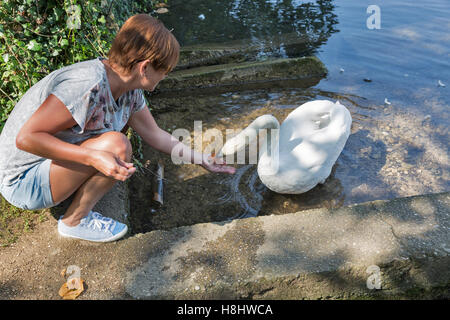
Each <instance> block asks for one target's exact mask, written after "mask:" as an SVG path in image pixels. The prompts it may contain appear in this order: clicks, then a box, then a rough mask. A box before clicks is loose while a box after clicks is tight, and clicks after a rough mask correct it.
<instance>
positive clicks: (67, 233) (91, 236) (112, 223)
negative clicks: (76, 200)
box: [58, 211, 128, 242]
mask: <svg viewBox="0 0 450 320" xmlns="http://www.w3.org/2000/svg"><path fill="white" fill-rule="evenodd" d="M61 218H62V217H61ZM61 218H59V220H58V233H59V234H60V235H61V236H63V237H69V238H76V239H82V240H88V241H95V242H109V241H114V240H117V239H120V238H122V237H123V236H124V235H125V234H126V233H127V231H128V227H127V225H126V224H123V223H120V222H118V221H116V220H113V219H111V218H108V217H104V216H102V215H101V214H100V213H98V212H95V211H91V212H89V214H88V215H87V216H86V217H84V218H83V219H81V221H80V223H79V224H78V225H76V226H75V227H69V226H67V225H66V224H65V223H64V222H62V220H61Z"/></svg>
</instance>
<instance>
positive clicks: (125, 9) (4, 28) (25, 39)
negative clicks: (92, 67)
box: [0, 0, 153, 132]
mask: <svg viewBox="0 0 450 320" xmlns="http://www.w3.org/2000/svg"><path fill="white" fill-rule="evenodd" d="M152 7H153V1H137V0H133V1H131V0H128V1H127V0H125V1H120V0H117V1H115V0H102V1H94V0H84V1H81V0H78V1H77V0H3V1H2V2H1V4H0V46H1V47H0V76H1V81H0V132H1V130H2V129H3V126H4V124H5V122H6V119H7V117H8V114H9V113H10V112H11V110H12V109H13V107H14V106H15V104H16V103H17V102H18V101H19V99H20V98H21V97H22V95H23V94H24V93H25V92H26V91H27V90H28V89H29V88H30V87H31V86H33V85H34V84H35V83H36V82H38V81H39V80H41V79H42V78H43V77H45V76H46V75H48V74H49V73H50V72H52V71H54V70H56V69H59V68H61V67H63V66H66V65H69V64H73V63H76V62H79V61H84V60H88V59H93V58H95V57H98V56H106V54H107V52H108V50H109V47H110V45H111V43H112V40H113V39H114V36H115V34H116V32H117V31H118V29H119V26H120V25H122V23H123V22H124V21H125V20H126V19H127V18H128V17H129V16H131V15H133V14H136V13H150V12H151V10H152Z"/></svg>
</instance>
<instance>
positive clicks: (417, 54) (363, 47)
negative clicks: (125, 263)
mask: <svg viewBox="0 0 450 320" xmlns="http://www.w3.org/2000/svg"><path fill="white" fill-rule="evenodd" d="M371 4H373V3H372V1H361V0H336V1H310V2H309V1H275V0H272V1H269V0H259V1H244V0H241V1H238V0H236V1H222V2H212V1H199V0H197V1H196V0H193V1H188V2H185V1H175V0H174V1H171V2H170V7H169V13H166V14H161V15H159V18H160V19H161V20H163V21H164V23H165V24H166V26H167V27H168V28H169V29H171V28H173V29H174V30H173V33H174V34H175V36H176V37H177V39H178V40H179V41H180V43H181V45H182V46H190V45H196V44H207V43H218V42H222V43H229V42H233V41H239V40H244V41H246V42H249V43H252V44H258V45H260V47H261V51H260V53H259V55H258V59H267V58H274V57H299V56H304V55H311V54H314V55H316V56H317V57H319V58H320V59H321V60H322V61H323V63H324V64H325V66H326V67H327V69H328V75H327V77H326V78H325V79H323V80H322V81H320V83H318V84H317V85H316V86H314V87H312V88H309V89H300V88H296V87H285V88H279V87H277V88H274V89H261V90H247V91H239V92H225V93H223V92H222V93H218V94H200V93H198V94H193V95H191V96H189V97H182V98H181V97H176V96H175V97H172V98H158V96H157V95H156V96H154V97H151V99H150V104H155V105H158V106H169V107H170V108H169V109H168V110H169V111H165V112H155V118H156V119H157V122H158V124H159V125H160V126H161V127H163V128H165V129H168V130H173V129H174V128H187V129H190V130H192V129H193V121H194V120H201V121H203V129H204V130H206V129H208V128H219V129H221V130H225V129H226V128H244V127H245V126H246V125H248V124H249V123H250V122H251V121H252V120H253V119H254V118H256V117H257V116H259V115H262V114H265V113H272V114H273V115H274V116H276V117H277V118H278V119H279V120H280V121H282V120H283V119H284V118H285V117H286V116H287V114H289V112H290V111H292V110H293V109H294V108H296V107H297V106H299V105H301V104H302V103H304V102H307V101H310V100H315V99H324V98H325V99H330V100H339V101H340V102H341V103H343V104H344V105H346V106H347V108H348V109H349V110H350V112H351V113H352V117H353V125H352V134H351V135H350V137H349V139H348V141H347V144H346V146H345V148H344V151H343V152H342V154H341V156H340V157H339V159H338V161H337V163H336V165H335V167H334V169H333V172H332V174H331V176H330V177H329V178H328V180H327V181H326V182H325V184H324V185H319V186H317V187H316V188H314V189H312V190H311V191H309V192H307V193H304V194H302V195H280V194H276V193H274V192H271V191H270V190H268V189H267V188H266V187H265V186H264V185H262V184H261V182H260V181H259V178H258V176H257V173H256V166H255V165H236V168H237V169H238V170H237V173H236V174H235V175H234V176H224V175H220V174H210V173H207V172H206V171H205V170H203V169H202V168H200V167H199V166H190V165H184V166H175V165H173V164H171V162H170V157H166V156H164V155H161V154H155V153H154V152H152V151H151V150H149V149H144V156H145V158H146V159H152V161H153V160H155V159H157V158H162V159H163V160H164V162H165V164H166V178H167V179H168V180H167V181H166V184H165V194H164V196H165V203H164V205H163V206H162V207H161V208H159V209H154V208H153V209H152V205H151V202H150V201H149V199H150V198H151V192H150V190H151V184H150V183H149V181H150V179H151V174H149V173H147V174H145V175H143V176H142V175H141V176H140V177H135V178H133V179H134V182H132V184H131V189H132V194H134V195H135V198H136V200H135V201H132V211H133V212H134V213H136V214H135V215H134V217H135V218H134V219H135V220H136V223H135V224H134V225H135V228H134V229H135V230H136V231H142V230H149V229H165V228H170V227H175V226H180V225H189V224H193V223H199V222H210V221H221V220H226V219H231V218H236V217H248V216H256V215H262V214H282V213H287V212H295V211H299V210H303V209H308V208H316V207H328V208H334V207H340V206H342V205H348V204H354V203H360V202H365V201H370V200H377V199H392V198H395V197H403V196H411V195H417V194H424V193H434V192H444V191H449V190H450V188H449V186H450V183H449V170H448V169H449V150H448V146H449V143H448V142H449V133H448V126H449V123H450V121H449V116H448V115H449V112H448V111H449V107H450V94H449V86H450V72H449V71H450V59H449V58H450V33H449V30H450V19H449V17H450V5H449V2H448V0H430V1H426V2H425V1H424V2H412V1H406V0H405V1H400V0H389V1H387V0H386V1H377V3H376V4H377V5H378V6H379V8H380V14H381V15H380V17H381V19H380V29H369V28H368V27H367V24H366V21H367V19H368V18H369V17H370V16H371V13H367V8H368V7H369V5H371ZM292 35H297V36H298V37H299V38H302V39H304V41H301V42H298V41H297V42H295V43H292V42H290V41H288V40H286V42H285V43H283V39H291V38H292ZM274 43H276V45H274ZM439 81H440V83H441V84H444V85H445V86H440V85H439ZM386 99H387V100H386ZM137 199H139V200H137ZM133 203H134V204H133Z"/></svg>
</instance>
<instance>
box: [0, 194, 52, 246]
mask: <svg viewBox="0 0 450 320" xmlns="http://www.w3.org/2000/svg"><path fill="white" fill-rule="evenodd" d="M45 220H47V210H34V211H33V210H23V209H20V208H17V207H14V206H13V205H11V204H9V203H8V202H7V201H6V200H5V199H4V198H3V197H1V196H0V247H7V246H10V245H11V244H13V243H15V242H16V241H17V240H18V239H19V237H20V236H21V235H23V234H25V233H28V232H31V231H32V230H33V228H34V227H35V226H36V225H37V224H39V223H41V222H43V221H45Z"/></svg>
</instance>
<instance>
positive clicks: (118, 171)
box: [0, 14, 234, 242]
mask: <svg viewBox="0 0 450 320" xmlns="http://www.w3.org/2000/svg"><path fill="white" fill-rule="evenodd" d="M178 57H179V44H178V42H177V40H176V39H175V37H174V36H173V34H172V33H171V32H170V31H169V30H167V29H166V28H165V26H164V25H163V24H162V23H161V22H160V21H159V20H157V19H155V18H152V17H150V16H149V15H146V14H139V15H135V16H133V17H131V18H129V19H128V20H127V21H126V22H125V24H124V25H123V26H122V28H121V29H120V31H119V32H118V34H117V35H116V37H115V39H114V42H113V44H112V46H111V50H110V51H109V53H108V59H106V58H96V59H92V60H88V61H83V62H79V63H75V64H73V65H70V66H66V67H64V68H61V69H59V70H56V71H53V72H52V73H50V74H49V75H47V76H46V77H45V78H43V79H42V80H41V81H39V82H38V83H36V84H35V85H34V86H33V87H31V88H30V89H29V90H28V91H27V92H26V93H25V95H24V96H23V97H22V99H21V100H20V101H19V102H18V103H17V105H16V106H15V107H14V109H13V111H12V113H11V114H10V116H9V118H8V121H7V122H6V124H5V127H4V129H3V131H2V133H1V136H0V183H1V184H0V193H1V194H2V195H3V197H4V198H5V199H6V200H7V201H8V202H10V203H11V204H13V205H15V206H17V207H20V208H23V209H33V210H34V209H41V208H49V207H52V206H55V205H57V204H58V203H60V202H61V201H63V200H65V199H67V198H68V197H69V196H71V195H72V194H74V197H73V201H72V202H71V204H70V206H69V207H68V209H67V211H66V212H65V214H64V215H63V216H62V217H61V218H60V219H59V221H58V232H59V234H60V235H62V236H65V237H71V238H78V239H84V240H89V241H96V242H107V241H113V240H117V239H119V238H121V237H122V236H124V235H125V234H126V232H127V226H126V225H125V224H122V223H120V222H118V221H115V220H113V219H111V218H107V217H105V216H102V215H101V214H100V213H98V212H94V211H93V210H92V209H93V207H94V205H95V204H96V203H97V202H98V201H99V200H100V199H101V198H102V197H103V196H104V195H105V194H106V193H107V192H108V190H110V189H111V188H112V187H113V185H114V184H115V183H116V182H117V181H125V180H127V179H128V178H130V176H131V175H132V174H133V173H134V172H135V171H136V168H135V167H134V166H133V164H132V163H131V155H132V149H131V144H130V142H129V140H128V139H127V137H126V136H125V135H124V134H123V133H122V132H124V130H125V129H126V128H127V127H128V126H129V127H131V128H133V129H134V130H135V131H136V132H137V134H138V135H140V136H141V138H142V139H143V140H144V141H145V142H146V143H148V144H149V145H150V146H151V147H153V148H154V149H156V150H159V151H161V152H164V153H167V154H171V151H172V149H173V148H174V147H177V148H178V149H180V148H181V150H182V152H181V153H180V155H182V157H183V160H184V161H190V162H191V163H192V162H193V159H194V157H200V158H201V159H202V163H201V165H202V166H203V167H205V168H206V169H208V170H209V171H212V172H225V173H234V168H232V167H229V166H226V165H225V164H219V163H216V162H215V161H214V160H212V161H211V159H210V158H208V156H207V155H205V154H199V153H197V152H195V151H193V150H191V149H190V148H188V147H187V146H185V145H184V144H182V143H181V142H179V141H178V140H177V139H175V138H173V137H172V136H171V135H170V134H169V133H167V132H166V131H164V130H162V129H160V128H159V127H158V125H157V124H156V122H155V120H154V118H153V116H152V115H151V113H150V111H149V108H148V107H147V105H146V103H145V99H144V96H143V91H142V90H149V91H153V90H154V89H155V87H156V85H157V84H158V83H159V82H160V81H161V80H162V79H164V78H165V77H166V76H167V74H168V73H169V72H170V71H171V70H172V69H173V68H174V67H175V66H176V64H177V62H178ZM180 144H182V146H181V145H180Z"/></svg>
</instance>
